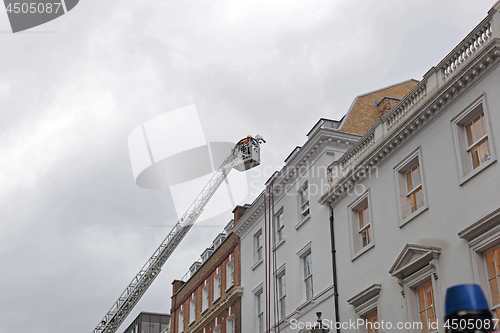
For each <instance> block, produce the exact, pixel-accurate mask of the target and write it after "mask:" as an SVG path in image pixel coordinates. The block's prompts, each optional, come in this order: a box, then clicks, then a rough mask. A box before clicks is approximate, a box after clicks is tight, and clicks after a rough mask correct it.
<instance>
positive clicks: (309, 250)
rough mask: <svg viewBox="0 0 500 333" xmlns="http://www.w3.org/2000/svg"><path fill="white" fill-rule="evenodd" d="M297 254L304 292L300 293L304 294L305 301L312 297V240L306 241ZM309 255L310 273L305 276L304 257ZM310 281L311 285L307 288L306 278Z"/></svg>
mask: <svg viewBox="0 0 500 333" xmlns="http://www.w3.org/2000/svg"><path fill="white" fill-rule="evenodd" d="M297 255H298V256H299V259H300V266H299V267H300V268H301V270H302V272H301V276H302V279H303V283H302V285H303V286H304V287H303V288H304V292H303V293H302V294H303V295H304V296H305V301H306V302H308V301H310V300H312V299H313V297H314V278H313V276H314V270H313V269H314V266H313V263H312V262H313V260H312V242H309V243H307V244H306V245H305V246H303V247H302V248H301V249H300V250H299V251H298V252H297ZM308 256H310V257H309V258H310V266H311V267H310V271H311V272H310V274H309V275H307V276H306V258H307V257H308ZM309 279H310V281H311V287H310V288H307V280H309ZM308 289H311V293H310V295H309V292H308Z"/></svg>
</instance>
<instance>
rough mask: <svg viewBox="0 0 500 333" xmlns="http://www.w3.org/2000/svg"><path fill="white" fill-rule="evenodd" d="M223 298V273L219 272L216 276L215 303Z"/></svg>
mask: <svg viewBox="0 0 500 333" xmlns="http://www.w3.org/2000/svg"><path fill="white" fill-rule="evenodd" d="M221 296H222V277H221V273H220V272H217V274H215V276H214V300H213V303H215V302H216V301H217V300H219V299H220V298H221Z"/></svg>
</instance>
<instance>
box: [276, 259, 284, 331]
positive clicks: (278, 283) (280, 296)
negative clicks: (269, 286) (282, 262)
mask: <svg viewBox="0 0 500 333" xmlns="http://www.w3.org/2000/svg"><path fill="white" fill-rule="evenodd" d="M285 273H286V271H285V269H283V270H282V271H280V272H279V274H277V276H276V286H277V288H278V311H279V318H280V321H281V320H283V319H285V318H286V274H285ZM282 281H283V289H284V290H282V289H281V282H282Z"/></svg>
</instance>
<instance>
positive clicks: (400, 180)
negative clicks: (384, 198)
mask: <svg viewBox="0 0 500 333" xmlns="http://www.w3.org/2000/svg"><path fill="white" fill-rule="evenodd" d="M417 163H418V165H419V173H420V186H417V187H414V188H413V190H411V191H408V188H407V180H406V173H407V172H408V171H410V170H411V169H412V168H413V167H414V166H415V165H416V164H417ZM394 176H395V180H396V193H397V194H398V196H397V197H398V213H399V227H402V226H404V225H405V224H407V223H408V222H410V221H411V220H413V219H414V218H415V217H417V216H418V215H420V214H421V213H422V212H424V211H426V210H427V209H428V203H427V194H426V186H425V177H424V166H423V161H422V153H421V148H420V147H418V148H417V149H416V150H414V151H413V152H412V153H411V154H410V155H408V157H406V158H405V159H404V160H403V161H401V162H400V163H399V164H398V165H397V166H396V167H394ZM419 188H421V189H422V197H423V201H424V203H423V205H422V206H421V207H419V208H418V209H417V210H415V211H413V212H411V213H410V214H408V215H406V216H404V215H403V214H404V213H403V207H402V203H401V198H402V197H404V196H406V197H407V202H408V200H409V196H410V195H411V194H412V193H413V192H415V191H416V190H418V189H419ZM407 204H408V203H407Z"/></svg>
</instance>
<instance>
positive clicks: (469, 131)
mask: <svg viewBox="0 0 500 333" xmlns="http://www.w3.org/2000/svg"><path fill="white" fill-rule="evenodd" d="M465 133H466V134H467V146H471V145H472V144H473V143H474V141H475V140H474V137H473V135H472V123H470V124H469V125H467V126H465Z"/></svg>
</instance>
